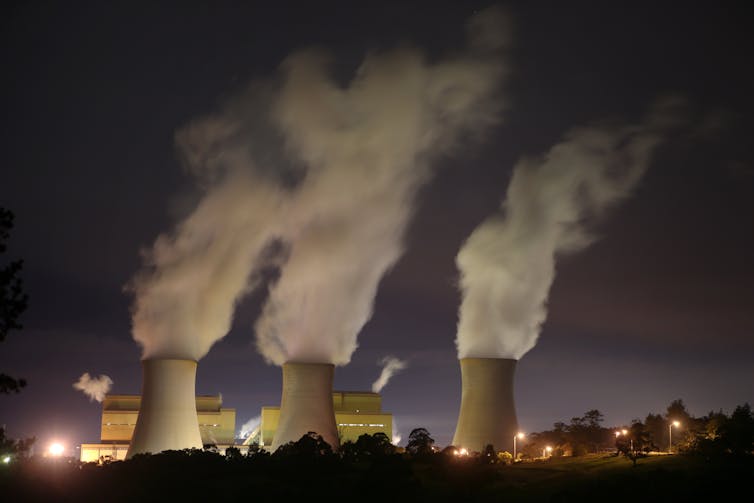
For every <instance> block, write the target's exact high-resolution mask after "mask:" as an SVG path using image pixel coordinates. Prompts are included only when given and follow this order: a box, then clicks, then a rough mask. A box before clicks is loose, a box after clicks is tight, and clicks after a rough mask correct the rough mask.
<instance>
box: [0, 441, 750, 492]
mask: <svg viewBox="0 0 754 503" xmlns="http://www.w3.org/2000/svg"><path fill="white" fill-rule="evenodd" d="M60 461H61V462H53V463H50V462H44V460H42V461H41V462H29V463H18V464H17V465H10V466H5V467H4V468H2V467H0V468H2V469H0V501H13V502H14V503H20V502H37V501H40V502H45V503H47V502H61V503H62V502H71V503H81V502H89V501H108V502H113V503H114V502H120V501H123V502H133V501H140V502H142V503H144V502H150V501H255V502H267V501H269V502H275V503H279V502H287V501H330V502H332V501H348V502H356V503H367V502H369V503H371V502H379V503H385V502H387V503H396V502H404V501H405V502H412V503H420V502H421V503H423V502H432V503H441V502H451V501H452V502H462V503H467V502H495V501H500V502H579V503H582V502H589V501H609V502H615V501H618V502H623V501H626V502H628V501H631V502H645V501H650V502H652V501H663V502H674V503H675V502H692V501H694V502H695V501H699V502H705V503H708V502H719V501H728V500H732V501H736V500H738V499H742V500H743V501H749V500H750V499H751V494H750V493H751V480H752V477H754V459H753V458H752V457H747V458H738V459H735V458H732V457H724V458H720V459H717V460H714V461H708V460H705V459H703V458H701V457H688V456H676V455H672V456H652V457H647V458H642V459H640V460H639V462H638V464H637V466H636V467H634V466H633V465H632V463H631V461H629V460H628V459H626V458H625V457H622V456H615V455H601V456H584V457H578V458H552V459H549V460H546V461H534V462H525V463H518V464H515V465H503V464H499V465H491V464H482V463H481V462H480V460H475V459H470V458H463V459H459V458H447V457H445V456H441V455H433V456H429V457H424V458H416V459H410V458H403V457H401V456H400V455H398V456H389V457H384V458H380V459H373V460H366V461H357V462H352V463H344V462H343V461H342V460H340V459H339V458H337V457H333V456H330V457H326V458H317V457H311V456H309V457H306V456H305V457H301V458H289V459H276V458H271V457H269V456H268V457H261V458H258V459H257V458H254V459H245V458H241V459H237V460H235V461H229V460H226V459H225V458H224V457H222V456H219V455H216V454H211V453H201V454H200V455H191V456H189V455H186V454H183V453H172V454H161V455H158V456H154V457H148V458H144V459H141V460H136V459H135V460H132V461H129V462H125V463H124V462H117V463H113V464H110V465H106V466H103V467H98V466H94V465H78V464H77V463H72V462H71V463H68V462H63V460H60Z"/></svg>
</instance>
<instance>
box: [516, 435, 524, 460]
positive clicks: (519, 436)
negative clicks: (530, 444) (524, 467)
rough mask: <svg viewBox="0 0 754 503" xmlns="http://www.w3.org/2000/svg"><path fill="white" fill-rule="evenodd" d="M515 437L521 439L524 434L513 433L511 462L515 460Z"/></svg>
mask: <svg viewBox="0 0 754 503" xmlns="http://www.w3.org/2000/svg"><path fill="white" fill-rule="evenodd" d="M517 438H521V439H523V438H524V434H523V433H516V434H515V435H513V462H514V463H515V462H516V439H517Z"/></svg>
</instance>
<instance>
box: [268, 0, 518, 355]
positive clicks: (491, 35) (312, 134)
mask: <svg viewBox="0 0 754 503" xmlns="http://www.w3.org/2000/svg"><path fill="white" fill-rule="evenodd" d="M504 20H505V18H504V16H503V14H502V12H501V11H500V10H497V9H493V10H490V11H487V12H483V13H480V15H479V16H478V17H476V18H474V19H473V21H472V23H471V26H472V27H473V28H474V29H471V30H470V33H472V34H473V35H474V37H473V39H472V40H471V41H470V47H469V48H468V49H467V50H466V51H464V52H462V53H461V54H459V55H456V56H452V57H448V58H446V59H444V60H440V61H438V62H432V63H430V62H428V61H427V60H426V59H425V57H424V56H423V55H422V53H421V52H420V51H419V50H417V49H413V48H400V49H395V50H392V51H387V52H381V53H372V54H370V55H368V57H367V58H366V59H365V60H364V62H363V63H362V65H361V66H360V68H359V69H358V71H357V73H356V75H355V77H354V78H353V79H352V80H351V82H350V83H349V84H348V85H347V86H346V87H341V86H339V85H338V84H337V83H336V82H335V81H334V79H333V78H332V76H331V75H330V73H329V71H328V58H327V56H326V55H324V54H322V53H319V52H313V51H304V52H300V53H297V54H295V55H293V56H291V57H290V58H289V59H288V60H287V61H286V62H285V63H284V65H283V69H284V72H285V84H284V86H283V89H282V92H281V94H280V97H279V100H278V102H277V106H276V108H275V112H276V119H277V121H278V124H279V125H280V127H281V128H282V130H283V131H284V132H285V136H286V138H287V142H288V146H289V148H291V150H292V151H293V152H294V153H295V154H296V155H297V156H298V158H299V159H300V160H301V162H302V163H304V165H306V166H307V173H306V176H305V178H304V179H303V180H302V182H301V184H300V186H299V187H298V188H297V190H296V194H295V199H294V200H293V204H292V211H291V213H292V219H291V220H290V223H289V226H288V231H289V233H288V235H287V236H286V240H287V242H288V244H289V247H290V248H289V250H290V254H289V256H288V258H287V261H286V262H285V264H284V265H283V266H282V268H281V269H280V278H279V280H278V281H277V282H276V283H274V284H273V285H272V286H271V288H270V291H269V297H268V300H267V303H266V305H265V306H264V309H263V312H262V315H261V317H260V319H259V320H258V321H257V323H256V332H257V346H258V348H259V350H260V352H261V353H262V354H263V355H264V357H265V358H266V359H267V360H268V361H270V362H273V363H275V364H278V365H280V364H283V363H285V362H287V361H294V362H312V363H314V362H318V363H333V364H335V365H345V364H347V363H348V362H349V361H350V358H351V355H352V353H353V352H354V350H355V349H356V346H357V334H358V333H359V331H360V330H361V328H362V327H363V326H364V324H365V323H366V322H367V321H368V320H369V318H370V317H371V315H372V308H373V303H374V298H375V295H376V292H377V288H378V284H379V282H380V280H381V278H382V277H383V275H384V274H385V273H386V272H387V271H388V270H389V269H390V268H391V267H392V266H393V265H394V264H395V263H396V261H397V260H398V258H399V257H400V256H401V254H402V253H403V247H404V244H403V236H404V233H405V230H406V226H407V224H408V223H409V220H410V218H411V216H412V212H413V209H414V199H415V196H416V193H417V191H418V190H419V188H420V187H421V186H423V185H424V184H425V183H427V181H428V180H429V179H430V178H431V176H432V161H434V160H436V158H437V156H439V155H443V154H447V153H449V152H450V149H452V148H453V147H455V146H456V145H457V143H458V142H459V141H460V140H461V139H462V136H461V135H462V134H463V133H470V134H474V135H476V134H481V133H483V132H484V131H486V130H487V129H488V128H489V127H490V126H492V125H493V124H496V123H497V122H498V121H499V118H500V112H501V109H502V103H501V101H500V93H499V86H500V84H501V81H502V78H503V76H504V74H505V70H506V68H505V66H504V64H503V63H504V61H505V60H504V53H503V49H504V48H505V45H504V42H505V40H504V39H503V38H500V36H498V35H499V34H501V33H502V34H506V32H505V31H503V30H502V29H501V25H502V24H503V22H504Z"/></svg>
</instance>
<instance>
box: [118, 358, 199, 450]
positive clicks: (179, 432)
mask: <svg viewBox="0 0 754 503" xmlns="http://www.w3.org/2000/svg"><path fill="white" fill-rule="evenodd" d="M196 365H197V363H196V361H194V360H177V359H151V360H142V362H141V367H142V379H143V380H142V385H141V406H140V407H139V417H138V419H137V420H136V427H135V428H134V434H133V437H132V438H131V446H130V447H129V448H128V453H127V454H126V458H131V457H132V456H133V455H134V454H140V453H147V452H151V453H152V454H157V453H159V452H162V451H166V450H181V449H190V448H197V449H201V448H202V436H201V433H199V421H198V420H197V417H196Z"/></svg>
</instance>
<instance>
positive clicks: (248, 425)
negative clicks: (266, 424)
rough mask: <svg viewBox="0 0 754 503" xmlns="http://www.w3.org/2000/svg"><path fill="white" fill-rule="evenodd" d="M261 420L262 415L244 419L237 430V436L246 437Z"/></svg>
mask: <svg viewBox="0 0 754 503" xmlns="http://www.w3.org/2000/svg"><path fill="white" fill-rule="evenodd" d="M261 422H262V416H254V417H252V418H251V419H249V420H248V421H246V422H245V423H244V424H243V425H241V429H240V430H239V431H238V438H243V439H247V438H248V437H249V435H251V434H252V433H253V432H254V430H255V429H257V427H258V426H259V424H260V423H261Z"/></svg>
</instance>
